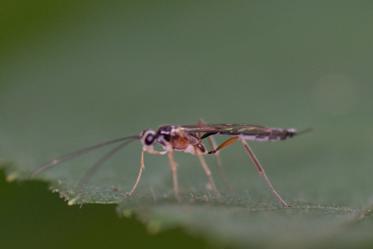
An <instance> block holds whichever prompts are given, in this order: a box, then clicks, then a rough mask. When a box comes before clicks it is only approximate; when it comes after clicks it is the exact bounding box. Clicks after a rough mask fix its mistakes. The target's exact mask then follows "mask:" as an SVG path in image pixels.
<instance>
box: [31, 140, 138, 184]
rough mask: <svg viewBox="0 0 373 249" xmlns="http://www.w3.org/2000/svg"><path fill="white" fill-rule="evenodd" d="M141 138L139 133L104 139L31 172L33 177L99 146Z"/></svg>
mask: <svg viewBox="0 0 373 249" xmlns="http://www.w3.org/2000/svg"><path fill="white" fill-rule="evenodd" d="M139 138H140V136H139V135H133V136H126V137H121V138H116V139H112V140H107V141H104V142H101V143H98V144H94V145H91V146H88V147H84V148H81V149H78V150H75V151H73V152H70V153H67V154H64V155H62V156H59V157H57V158H55V159H53V160H50V161H48V162H46V163H44V164H42V165H40V166H39V167H38V168H36V169H35V170H34V171H33V172H32V173H31V177H34V176H37V175H39V174H40V173H42V172H44V171H46V170H48V169H50V168H52V167H55V166H57V165H59V164H61V163H63V162H66V161H68V160H71V159H74V158H76V157H80V156H82V155H84V154H87V153H89V152H91V151H94V150H97V149H99V148H102V147H105V146H108V145H111V144H115V143H119V142H123V141H126V140H129V141H133V140H136V139H139Z"/></svg>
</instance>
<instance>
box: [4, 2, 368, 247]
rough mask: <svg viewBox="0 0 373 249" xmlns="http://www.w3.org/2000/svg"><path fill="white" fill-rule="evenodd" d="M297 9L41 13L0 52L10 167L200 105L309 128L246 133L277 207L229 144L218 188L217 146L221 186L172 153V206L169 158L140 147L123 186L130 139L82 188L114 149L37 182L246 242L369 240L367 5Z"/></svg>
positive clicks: (221, 115)
mask: <svg viewBox="0 0 373 249" xmlns="http://www.w3.org/2000/svg"><path fill="white" fill-rule="evenodd" d="M298 5H299V6H290V5H289V6H284V5H283V4H281V3H277V4H276V3H274V4H273V5H267V4H264V3H259V2H257V3H255V4H254V2H250V3H247V2H242V3H238V2H235V3H228V2H216V3H214V4H213V8H212V6H211V3H210V4H208V3H207V2H205V3H197V2H196V3H192V2H190V3H182V4H181V3H170V4H167V5H161V4H156V3H153V4H149V5H148V4H143V3H142V2H141V3H139V2H136V3H131V2H129V3H126V4H119V3H114V2H113V3H112V4H103V3H96V4H92V5H91V6H90V7H89V8H87V6H85V5H84V4H83V3H82V4H81V5H79V6H78V7H76V8H74V11H72V10H71V11H70V9H66V10H65V12H66V14H65V17H66V18H67V20H65V19H63V18H62V19H58V20H54V22H53V23H52V24H50V25H49V26H50V28H48V27H49V26H48V27H44V29H43V30H42V31H40V33H35V35H34V36H29V37H27V39H25V43H24V44H23V45H24V46H25V49H22V50H21V49H19V51H18V53H14V54H12V55H11V56H10V57H9V58H7V59H6V60H5V59H3V60H0V82H1V85H0V120H1V121H0V159H1V165H2V167H4V168H6V169H7V173H8V179H9V180H14V179H29V178H30V174H31V172H32V171H33V170H35V169H36V168H37V167H38V166H40V165H41V164H43V163H45V162H46V161H48V160H51V159H54V158H56V157H57V156H59V155H62V154H65V153H68V152H70V151H73V150H76V149H79V148H81V147H85V146H88V145H91V144H95V143H97V142H101V141H105V140H107V139H111V138H116V137H122V136H126V135H133V134H138V133H139V132H140V131H141V130H143V129H146V128H153V129H156V128H157V127H158V126H159V125H161V124H166V123H171V124H185V123H196V122H197V121H198V120H199V119H200V118H201V117H202V118H204V119H205V120H206V121H208V122H213V123H220V122H223V123H224V122H228V123H231V122H234V123H259V124H264V125H268V126H273V127H284V128H288V127H295V128H300V129H302V128H308V127H312V128H314V131H313V132H312V133H309V134H307V135H304V136H299V137H296V138H294V139H291V140H288V141H284V142H277V143H255V144H254V143H253V144H252V145H253V149H254V151H255V152H256V153H257V156H258V157H259V159H260V160H261V161H262V163H263V165H264V167H265V169H266V171H267V174H268V175H269V177H270V178H271V179H272V181H273V183H274V185H275V187H276V188H277V189H278V190H279V192H280V193H281V194H282V195H283V196H284V198H285V199H286V200H287V201H289V203H290V204H291V207H290V208H287V209H284V208H281V207H280V206H279V205H278V204H277V202H276V201H275V200H274V199H273V197H272V195H271V193H270V192H269V191H268V189H267V188H266V186H265V184H264V183H263V182H262V179H260V177H259V176H258V175H257V173H256V171H255V169H254V167H253V166H252V165H251V164H250V161H249V160H248V158H247V157H246V155H245V154H244V152H243V150H242V148H241V147H240V146H239V145H235V146H232V147H229V148H227V149H225V150H224V151H222V160H223V166H224V171H225V174H224V175H225V177H226V178H227V180H228V182H229V183H230V185H232V188H233V189H232V190H231V191H230V190H228V189H227V188H226V186H225V185H224V183H223V181H222V179H221V177H219V174H218V171H217V168H216V161H215V158H214V157H213V156H207V157H206V159H207V161H208V163H209V165H210V166H211V168H212V172H213V176H214V177H215V180H216V182H217V185H218V188H219V190H220V191H221V193H222V197H221V198H218V197H216V196H215V195H214V194H213V193H211V192H209V190H208V188H207V187H206V186H207V185H206V184H207V180H206V177H205V175H204V173H203V171H202V169H201V167H200V166H199V164H198V159H197V158H195V157H193V156H192V155H186V154H181V153H178V154H176V155H175V157H176V160H177V161H178V164H179V167H178V175H179V178H180V185H181V190H182V200H181V201H180V202H178V201H176V200H175V198H174V196H173V191H172V181H171V173H170V171H169V167H168V165H167V164H168V162H167V158H166V157H156V156H152V155H146V157H145V165H146V170H145V172H144V176H143V178H142V180H141V182H140V185H139V187H138V189H137V191H136V192H135V195H133V196H132V197H128V196H126V195H125V193H126V192H128V191H129V190H130V189H131V187H132V186H133V184H134V182H135V179H136V174H137V171H138V168H139V163H140V152H141V144H140V142H135V143H133V144H130V145H129V146H128V147H126V148H124V149H123V150H122V151H120V152H119V153H118V154H117V155H115V157H113V158H112V159H111V160H110V161H108V162H106V163H105V164H104V165H103V167H102V168H100V169H99V170H98V172H97V173H96V174H95V175H94V176H93V178H92V179H91V180H90V181H89V182H88V183H87V184H86V185H84V188H83V189H82V190H81V192H78V190H77V186H78V183H79V181H80V180H81V179H82V177H83V176H84V174H85V173H86V172H87V170H89V167H90V166H92V165H93V164H94V163H95V162H96V161H97V160H99V159H100V157H101V156H103V155H105V153H106V152H108V151H110V149H111V147H110V148H109V147H108V148H103V149H102V150H97V151H94V152H92V153H89V154H87V155H84V156H82V157H80V158H77V159H74V160H70V161H67V162H65V163H63V164H61V165H59V166H57V167H55V168H53V169H50V170H48V171H46V172H43V173H42V174H41V175H39V176H38V177H37V179H43V180H45V181H48V182H50V183H51V189H52V190H53V191H58V192H59V193H60V195H61V196H62V197H63V198H65V199H66V200H67V201H69V203H70V204H84V203H118V204H119V205H118V211H119V213H120V214H122V215H129V214H131V213H133V212H134V213H135V214H136V215H138V216H139V217H140V218H141V219H143V221H144V222H145V223H146V224H148V226H149V229H150V230H151V231H154V232H156V231H158V230H160V229H165V228H167V227H172V226H176V225H178V226H182V227H185V228H187V229H188V230H190V231H191V232H192V233H200V234H203V235H205V236H208V237H209V238H211V239H212V240H215V241H220V242H222V243H227V244H230V245H236V246H243V247H246V246H248V245H257V246H261V247H276V248H279V247H280V248H281V247H284V248H300V247H316V246H318V247H330V246H331V245H332V246H346V247H348V246H352V245H356V244H357V243H359V244H360V245H362V244H363V243H365V244H364V245H367V246H368V245H369V244H372V243H373V241H372V239H371V229H372V227H373V222H372V216H371V214H372V212H371V209H372V208H373V204H372V199H373V198H372V197H373V195H372V187H373V184H372V180H371V176H372V174H373V167H371V165H372V159H371V148H372V145H373V142H372V141H373V139H372V137H373V135H372V132H371V127H370V123H371V122H372V115H371V110H370V107H371V105H372V102H371V100H370V91H371V90H372V89H371V86H370V85H368V84H365V82H370V81H371V72H370V68H369V67H367V66H366V65H370V63H371V61H370V60H371V57H370V56H369V55H368V53H366V51H372V47H371V42H366V41H369V39H371V38H372V37H371V32H367V30H370V23H371V21H372V20H371V19H372V15H371V13H369V11H367V9H369V8H364V10H363V9H362V8H357V6H354V4H353V3H350V5H351V6H350V5H341V6H340V8H339V12H338V13H334V12H333V13H332V12H331V11H328V8H321V7H320V8H314V7H313V8H311V6H308V5H307V4H304V3H303V4H298ZM293 7H296V8H297V11H293ZM331 9H332V8H331ZM58 13H59V15H63V13H64V12H63V11H62V12H61V13H60V12H58ZM315 16H317V19H316V20H315ZM62 20H64V21H62ZM337 24H338V25H339V26H341V27H342V26H343V27H344V29H343V31H341V30H339V29H336V28H335V27H336V25H337ZM357 27H358V28H357ZM352 37H353V39H352ZM10 38H11V37H10ZM10 38H9V39H10ZM26 45H27V46H26ZM20 47H21V46H20ZM352 47H353V48H354V49H353V52H351V48H352ZM222 139H223V138H219V141H222Z"/></svg>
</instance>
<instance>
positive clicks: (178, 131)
mask: <svg viewBox="0 0 373 249" xmlns="http://www.w3.org/2000/svg"><path fill="white" fill-rule="evenodd" d="M305 131H306V130H305ZM305 131H302V132H297V131H296V130H295V129H293V128H290V129H282V128H268V127H264V126H259V125H249V124H206V123H204V122H199V123H198V124H196V125H163V126H161V127H159V128H158V129H157V130H152V129H145V130H143V131H141V132H140V134H138V135H133V136H126V137H121V138H117V139H113V140H108V141H104V142H101V143H98V144H95V145H91V146H88V147H85V148H81V149H79V150H76V151H73V152H71V153H68V154H65V155H62V156H60V157H58V158H55V159H53V160H51V161H49V162H47V163H45V164H43V165H41V166H39V167H38V168H37V169H36V170H34V172H33V173H32V176H36V175H38V174H40V173H42V172H44V171H45V170H48V169H50V168H52V167H55V166H57V165H59V164H61V163H63V162H66V161H68V160H71V159H74V158H76V157H79V156H82V155H84V154H86V153H89V152H91V151H94V150H97V149H99V148H102V147H106V146H109V145H116V146H115V147H114V148H112V149H111V150H110V151H109V152H107V154H105V155H104V156H103V157H101V158H100V159H99V160H98V161H96V162H95V163H94V164H93V165H92V166H91V168H90V169H89V170H88V171H87V172H86V174H85V175H84V176H83V177H82V179H81V180H80V182H79V184H78V189H80V188H81V187H82V186H83V185H84V184H85V183H87V181H88V180H89V179H90V178H91V177H92V176H93V174H94V173H95V172H96V171H97V169H98V168H99V167H100V166H101V165H102V164H104V163H105V162H106V161H107V160H109V159H110V158H111V157H112V156H113V155H114V154H116V153H117V152H118V151H120V150H121V149H122V148H124V147H125V146H127V145H128V144H130V143H132V142H134V141H140V142H141V144H142V151H141V157H140V166H139V169H138V173H137V177H136V180H135V183H134V184H133V186H132V188H131V190H130V191H129V192H128V195H132V194H133V193H134V192H135V190H136V188H137V186H138V184H139V183H140V179H141V176H142V173H143V170H144V167H145V164H144V154H145V153H149V154H152V155H167V157H168V160H169V167H170V170H171V175H172V183H173V192H174V195H175V198H176V199H178V200H180V190H179V183H178V175H177V163H176V161H175V159H174V152H175V151H180V152H184V153H190V154H193V155H195V156H197V157H198V159H199V162H200V164H201V167H202V169H203V171H204V173H205V175H206V177H207V180H208V183H209V184H208V186H209V187H210V188H211V190H212V191H214V192H215V193H216V194H217V195H220V193H219V191H218V190H217V188H216V185H215V182H214V179H213V177H212V174H211V171H210V168H209V166H208V165H207V163H206V161H205V159H204V156H206V155H208V154H214V155H218V154H219V152H220V151H221V150H222V149H224V148H226V147H228V146H230V145H232V144H234V143H235V142H240V143H241V145H242V147H243V149H244V151H245V152H246V154H247V156H248V157H249V159H250V160H251V162H252V163H253V165H254V166H255V168H256V170H257V172H258V173H259V175H260V176H261V177H262V178H263V180H264V182H265V183H266V185H267V186H268V188H269V189H270V191H271V192H272V194H273V195H274V197H275V198H276V199H277V201H278V202H279V203H280V204H281V205H282V206H283V207H288V206H289V205H288V204H287V202H286V201H285V200H284V199H283V198H282V197H281V195H280V194H279V193H278V192H277V190H276V189H275V188H274V186H273V184H272V182H271V180H270V179H269V177H268V176H267V174H266V172H265V170H264V168H263V166H262V165H261V163H260V162H259V160H258V159H257V157H256V156H255V154H254V152H253V150H252V149H251V147H250V146H249V144H248V143H247V141H275V140H285V139H287V138H291V137H293V136H295V135H297V134H300V133H304V132H305ZM219 135H220V136H226V137H228V138H227V139H226V140H225V141H224V142H222V143H221V144H220V145H218V146H217V145H216V143H215V141H214V140H213V137H214V136H219ZM205 139H208V140H210V144H211V146H212V148H211V149H210V150H208V149H207V148H206V146H205V145H204V143H203V142H204V140H205ZM155 145H159V148H160V149H158V150H157V149H156V148H155Z"/></svg>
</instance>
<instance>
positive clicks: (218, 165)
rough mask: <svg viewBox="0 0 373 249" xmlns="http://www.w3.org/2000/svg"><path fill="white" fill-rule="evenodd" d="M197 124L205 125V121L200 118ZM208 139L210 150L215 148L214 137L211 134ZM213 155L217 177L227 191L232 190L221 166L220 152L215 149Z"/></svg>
mask: <svg viewBox="0 0 373 249" xmlns="http://www.w3.org/2000/svg"><path fill="white" fill-rule="evenodd" d="M198 125H199V126H201V127H203V126H206V125H207V123H206V122H205V121H204V120H202V119H200V120H199V122H198ZM207 138H208V141H209V144H210V147H211V148H212V150H216V148H217V144H216V141H215V139H214V138H213V137H212V136H208V137H207ZM214 156H215V159H216V166H217V167H216V168H217V170H218V175H219V178H221V179H222V180H223V183H224V186H225V187H226V188H227V189H228V190H229V191H232V189H233V188H232V186H231V185H230V184H229V182H228V180H227V178H226V177H225V175H226V174H225V173H224V167H223V163H222V161H221V157H220V153H219V151H217V152H216V153H214Z"/></svg>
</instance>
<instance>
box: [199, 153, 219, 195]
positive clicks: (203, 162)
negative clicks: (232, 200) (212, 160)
mask: <svg viewBox="0 0 373 249" xmlns="http://www.w3.org/2000/svg"><path fill="white" fill-rule="evenodd" d="M194 151H195V154H196V155H197V157H198V159H199V162H200V163H201V166H202V169H203V170H204V172H205V175H206V176H207V179H208V181H209V186H210V187H211V189H212V190H213V191H214V192H215V193H216V195H217V196H218V197H220V196H221V194H220V192H219V191H218V189H217V188H216V185H215V181H214V178H213V177H212V174H211V170H210V168H209V166H208V165H207V163H206V160H205V158H204V157H203V155H202V154H201V153H199V151H198V148H196V147H194Z"/></svg>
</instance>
